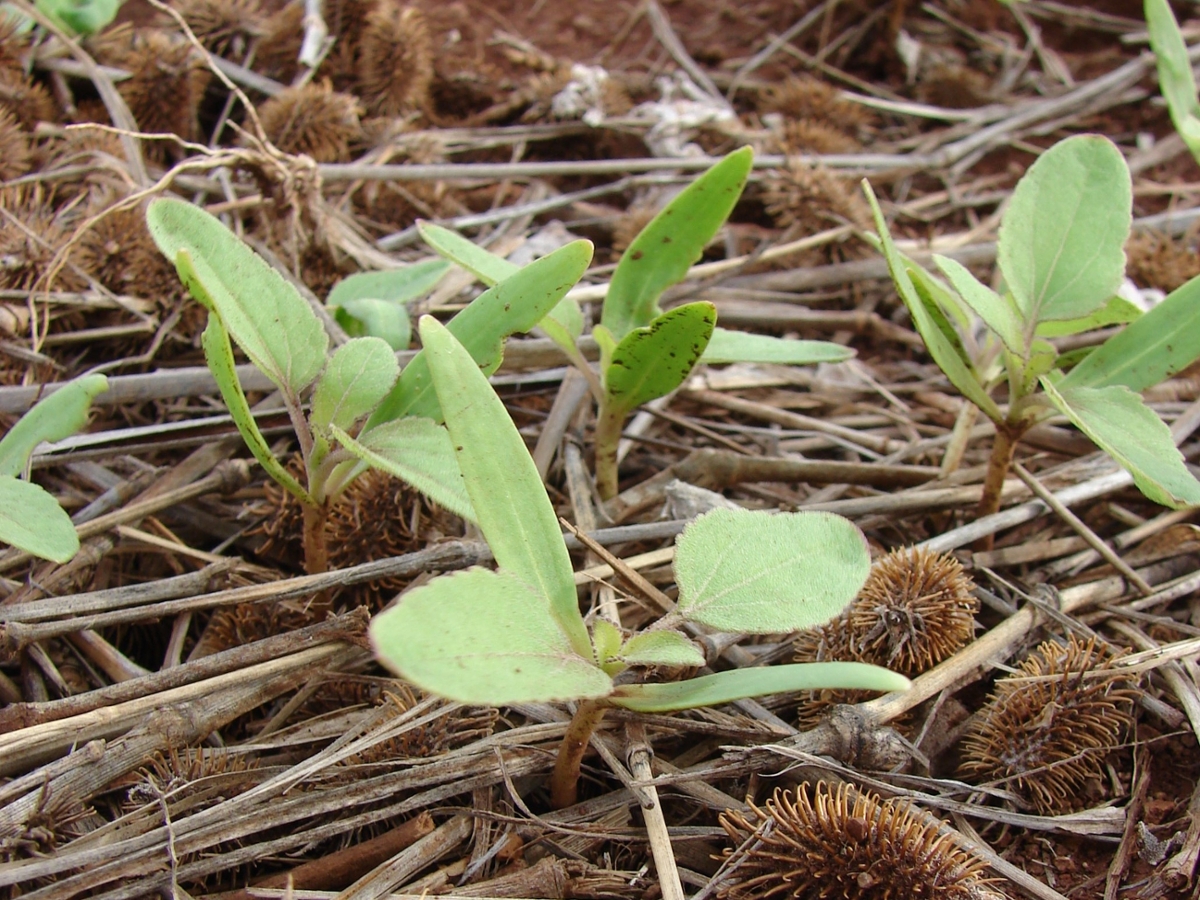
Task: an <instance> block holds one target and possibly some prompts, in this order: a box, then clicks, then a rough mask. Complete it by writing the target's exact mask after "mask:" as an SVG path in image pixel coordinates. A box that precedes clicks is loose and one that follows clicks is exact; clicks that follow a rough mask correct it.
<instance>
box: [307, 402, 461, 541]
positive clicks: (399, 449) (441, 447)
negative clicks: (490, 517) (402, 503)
mask: <svg viewBox="0 0 1200 900" xmlns="http://www.w3.org/2000/svg"><path fill="white" fill-rule="evenodd" d="M330 431H331V432H332V434H333V436H334V437H335V438H336V439H337V442H338V443H339V444H341V445H342V446H343V447H345V448H346V449H347V450H349V451H350V452H351V453H353V454H354V455H355V456H357V457H358V458H359V459H361V460H362V461H363V462H365V463H367V464H368V465H370V466H373V467H374V468H376V469H380V470H382V471H384V472H387V473H389V474H391V475H395V476H396V477H397V478H399V479H402V480H403V481H407V482H408V483H409V484H411V485H412V486H413V487H415V488H416V489H417V490H419V491H420V492H421V493H422V494H424V495H425V496H426V497H428V498H429V499H430V500H432V501H433V502H435V503H437V504H438V505H440V506H443V507H445V508H446V509H448V510H450V512H452V513H454V514H456V515H459V516H462V517H463V518H464V519H470V520H471V521H472V522H474V521H475V510H474V509H473V508H472V506H471V498H470V497H469V496H468V494H467V488H466V486H465V485H464V484H463V477H462V472H460V471H459V468H458V460H457V458H456V457H455V454H454V445H453V444H452V443H451V442H450V433H449V432H448V431H446V429H445V428H443V427H442V426H441V425H438V424H437V423H436V422H434V421H433V419H423V418H418V417H416V416H408V417H406V418H403V419H396V420H395V421H394V422H385V423H384V424H383V425H380V426H379V427H378V428H374V429H372V430H371V431H369V432H367V433H366V434H364V435H362V436H361V439H360V440H355V439H354V438H352V437H350V435H348V434H346V432H345V431H343V430H342V429H341V428H339V427H338V426H336V425H334V426H332V427H331V429H330Z"/></svg>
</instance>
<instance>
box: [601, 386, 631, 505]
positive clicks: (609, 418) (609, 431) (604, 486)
mask: <svg viewBox="0 0 1200 900" xmlns="http://www.w3.org/2000/svg"><path fill="white" fill-rule="evenodd" d="M624 424H625V412H624V410H617V409H613V408H612V407H611V406H609V405H608V404H607V403H602V404H600V413H599V415H598V416H597V418H596V439H595V440H596V493H598V494H599V495H600V499H601V500H611V499H612V498H613V497H615V496H617V480H618V476H617V445H618V444H619V443H620V441H621V426H622V425H624Z"/></svg>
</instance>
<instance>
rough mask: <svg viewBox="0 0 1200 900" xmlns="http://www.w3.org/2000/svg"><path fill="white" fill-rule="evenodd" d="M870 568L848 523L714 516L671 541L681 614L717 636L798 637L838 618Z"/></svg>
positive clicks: (803, 515)
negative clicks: (792, 634)
mask: <svg viewBox="0 0 1200 900" xmlns="http://www.w3.org/2000/svg"><path fill="white" fill-rule="evenodd" d="M870 569H871V556H870V554H869V553H868V552H867V541H866V538H864V537H863V534H862V532H861V531H859V530H858V528H856V527H855V526H854V523H852V522H851V521H850V520H849V519H844V518H842V517H841V516H837V515H834V514H833V513H825V512H798V513H780V514H778V515H767V514H764V513H762V512H752V511H750V510H732V509H715V510H713V511H712V512H708V513H705V514H704V515H702V516H700V517H699V518H698V519H696V520H695V521H693V522H691V523H690V524H689V525H688V526H687V527H686V528H685V529H684V530H683V534H681V535H680V536H679V538H678V539H677V541H676V549H675V579H676V581H677V582H678V584H679V606H678V612H679V614H680V615H681V616H683V617H684V618H685V619H687V620H689V621H692V622H699V623H700V624H702V625H708V626H709V627H710V628H716V629H719V630H720V631H746V632H750V633H752V634H773V633H777V632H790V631H798V630H800V629H802V628H810V627H812V626H813V625H817V624H819V623H821V622H824V621H826V620H827V619H831V618H833V616H835V615H837V614H838V613H839V612H841V610H842V608H843V607H845V606H846V604H847V603H849V602H850V601H851V600H853V599H854V596H855V595H856V594H857V593H858V590H859V588H861V587H862V585H863V582H864V581H866V578H867V573H868V572H869V571H870Z"/></svg>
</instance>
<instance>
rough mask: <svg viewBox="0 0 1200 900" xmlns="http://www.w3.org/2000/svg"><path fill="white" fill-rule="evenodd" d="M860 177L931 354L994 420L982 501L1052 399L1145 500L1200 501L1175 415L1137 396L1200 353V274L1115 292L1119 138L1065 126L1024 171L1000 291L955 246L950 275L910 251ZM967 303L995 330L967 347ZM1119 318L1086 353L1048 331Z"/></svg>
mask: <svg viewBox="0 0 1200 900" xmlns="http://www.w3.org/2000/svg"><path fill="white" fill-rule="evenodd" d="M864 187H865V190H866V192H867V196H868V199H869V200H870V202H871V206H872V209H873V210H874V214H875V221H876V226H877V228H878V230H879V237H880V244H881V247H882V249H883V253H884V255H885V256H886V258H887V262H888V269H889V270H890V272H891V276H892V280H893V282H894V283H895V285H896V288H897V291H898V293H899V294H900V296H901V298H902V299H903V300H904V303H905V305H906V306H907V307H908V309H909V312H910V313H911V315H912V318H913V322H914V323H915V325H916V327H917V330H918V331H919V332H920V333H921V336H922V338H924V340H925V344H926V347H927V348H928V349H929V353H930V355H931V356H932V357H933V359H934V361H935V362H936V363H937V364H938V365H939V366H940V367H941V369H942V371H943V372H944V373H945V374H946V377H947V378H949V379H950V381H951V383H952V384H953V385H954V386H955V387H956V388H957V389H958V390H959V391H960V392H962V394H963V396H964V397H966V398H967V399H968V400H970V401H971V402H972V403H974V404H975V405H976V406H977V407H979V409H980V410H982V411H983V413H984V414H985V415H987V417H988V418H990V419H991V420H992V421H993V422H994V423H995V425H996V438H995V442H994V444H993V446H992V455H991V459H990V461H989V464H988V471H987V476H986V478H985V481H984V490H983V495H982V498H981V500H980V503H979V510H978V511H979V514H980V515H988V514H990V513H993V512H995V511H996V510H997V509H998V508H999V503H1000V491H1001V488H1002V486H1003V483H1004V478H1005V476H1006V474H1007V473H1008V469H1009V466H1010V465H1011V463H1012V459H1013V453H1014V451H1015V447H1016V443H1017V441H1018V440H1019V439H1020V438H1021V436H1022V435H1024V434H1025V432H1027V431H1028V430H1029V429H1030V428H1031V427H1033V426H1034V425H1035V424H1037V423H1038V422H1041V421H1044V420H1045V419H1047V418H1049V417H1050V416H1053V415H1054V414H1056V413H1061V414H1062V415H1064V416H1066V417H1067V419H1068V420H1070V422H1071V423H1072V424H1074V425H1075V426H1076V427H1077V428H1078V429H1079V430H1080V431H1082V432H1083V433H1084V434H1086V435H1087V436H1088V437H1089V438H1091V440H1092V441H1093V442H1094V443H1095V444H1096V445H1097V446H1099V447H1100V448H1101V449H1102V450H1104V451H1105V452H1106V453H1108V454H1109V455H1110V456H1112V457H1113V458H1114V459H1115V460H1116V461H1117V462H1118V463H1120V464H1121V466H1123V467H1124V468H1125V469H1126V470H1128V471H1129V472H1130V474H1131V475H1133V478H1134V482H1135V484H1137V486H1138V488H1140V489H1141V491H1142V493H1144V494H1145V495H1146V496H1147V497H1149V498H1150V499H1151V500H1154V501H1156V502H1158V503H1161V504H1163V505H1165V506H1171V507H1180V506H1190V505H1196V504H1200V482H1197V480H1196V479H1195V478H1194V477H1192V475H1191V474H1190V473H1189V472H1188V470H1187V468H1186V467H1185V466H1184V463H1183V458H1182V456H1181V455H1180V453H1179V451H1178V450H1177V449H1176V448H1175V445H1174V443H1173V442H1172V440H1171V434H1170V431H1169V430H1168V428H1167V426H1166V425H1165V424H1164V423H1163V422H1162V420H1161V419H1159V418H1158V416H1157V415H1155V414H1154V412H1153V411H1152V410H1150V408H1149V407H1147V406H1146V405H1145V403H1143V402H1142V399H1141V397H1140V396H1138V392H1140V391H1142V390H1145V389H1146V388H1147V387H1150V386H1151V385H1154V384H1157V383H1158V382H1159V381H1162V380H1164V379H1166V378H1168V377H1170V376H1171V375H1173V374H1175V373H1177V372H1179V371H1181V370H1182V369H1184V368H1186V367H1187V366H1188V365H1190V364H1191V363H1192V362H1193V361H1194V360H1195V359H1197V358H1200V279H1193V280H1192V281H1190V282H1188V283H1187V284H1185V285H1183V286H1182V287H1180V288H1179V289H1178V290H1176V291H1174V292H1172V293H1171V295H1170V296H1168V297H1167V298H1166V299H1165V300H1164V301H1163V302H1162V303H1160V304H1159V305H1158V306H1157V307H1155V308H1154V309H1153V310H1151V311H1150V312H1148V313H1145V314H1143V315H1139V311H1138V310H1137V309H1136V308H1135V307H1133V306H1132V304H1130V303H1128V302H1127V301H1125V300H1123V299H1121V298H1120V297H1117V296H1116V292H1117V288H1118V287H1119V286H1120V283H1121V279H1122V277H1123V275H1124V271H1125V254H1124V250H1123V247H1124V245H1125V241H1126V239H1127V237H1128V235H1129V229H1130V223H1131V206H1132V199H1131V198H1132V187H1131V182H1130V177H1129V169H1128V167H1127V166H1126V164H1125V160H1124V158H1123V157H1122V156H1121V153H1120V151H1119V150H1117V148H1116V147H1115V146H1114V145H1113V144H1112V142H1111V141H1109V140H1108V139H1107V138H1104V137H1100V136H1098V135H1079V136H1076V137H1071V138H1067V139H1066V140H1064V141H1060V142H1059V143H1058V144H1055V145H1054V146H1053V147H1051V148H1050V149H1049V150H1047V151H1046V152H1045V153H1043V154H1042V156H1041V157H1040V158H1039V159H1038V160H1037V162H1035V163H1034V164H1033V165H1032V166H1031V167H1030V168H1029V171H1028V172H1026V173H1025V176H1024V177H1023V178H1022V179H1021V181H1020V182H1019V183H1018V184H1017V186H1016V188H1015V189H1014V191H1013V195H1012V200H1011V202H1010V204H1009V207H1008V209H1007V210H1005V212H1004V216H1003V219H1002V221H1001V225H1000V240H999V253H998V263H999V269H1000V273H1001V275H1002V276H1003V280H1004V288H1003V289H1002V291H1001V292H997V291H994V290H992V289H991V288H990V287H988V286H987V285H985V284H983V283H981V282H980V281H978V280H977V279H976V278H975V277H974V276H973V275H971V273H970V272H968V271H967V269H966V268H965V267H963V266H962V265H961V264H959V263H957V262H955V261H954V260H952V259H948V258H946V257H942V256H936V255H935V256H934V262H935V263H936V264H937V266H938V268H939V269H941V271H942V274H943V275H944V276H945V277H946V279H947V281H948V282H949V285H950V286H947V285H946V284H944V283H943V282H941V281H940V280H939V279H937V278H935V277H933V276H932V275H930V274H929V273H928V272H927V271H925V269H923V268H921V267H920V266H918V265H916V264H915V263H913V262H912V261H911V260H908V259H906V258H905V257H904V256H902V255H901V254H900V253H899V252H898V250H897V249H896V246H895V244H894V243H893V241H892V238H891V235H890V234H889V232H888V229H887V224H886V223H885V221H884V218H883V214H882V212H881V210H880V208H879V204H878V202H877V201H876V199H875V195H874V194H873V193H872V192H871V189H870V186H869V185H867V184H866V183H865V182H864ZM973 316H977V317H978V319H979V320H981V321H982V322H983V324H984V325H985V326H986V329H987V339H986V341H985V343H984V345H983V346H982V347H978V346H977V347H975V348H974V350H973V351H972V350H968V347H969V346H970V345H971V344H972V336H971V324H972V320H973ZM1120 322H1130V324H1128V325H1127V326H1126V327H1125V328H1124V330H1122V331H1121V332H1119V333H1118V334H1116V335H1115V336H1113V337H1112V338H1110V339H1109V340H1108V341H1106V342H1105V343H1104V344H1103V345H1101V346H1100V347H1099V348H1097V349H1095V350H1092V351H1090V352H1089V353H1088V354H1087V356H1085V357H1084V358H1083V360H1082V361H1079V360H1078V358H1077V357H1072V356H1061V357H1060V356H1059V355H1058V352H1057V350H1056V349H1055V347H1054V345H1053V344H1052V343H1051V342H1050V340H1049V338H1050V337H1055V336H1061V335H1069V334H1075V333H1078V332H1083V331H1088V330H1091V329H1094V328H1098V327H1101V326H1104V325H1111V324H1114V323H1120ZM1072 366H1073V368H1072ZM1068 368H1069V369H1070V371H1069V372H1065V373H1064V370H1066V369H1068ZM1000 384H1007V390H1008V397H1007V403H1006V405H1005V406H1003V407H1002V406H1001V405H1000V404H999V403H998V402H997V401H996V400H994V399H993V398H992V395H991V394H992V391H993V389H995V388H996V387H997V386H998V385H1000Z"/></svg>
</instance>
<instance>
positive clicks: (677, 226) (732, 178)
mask: <svg viewBox="0 0 1200 900" xmlns="http://www.w3.org/2000/svg"><path fill="white" fill-rule="evenodd" d="M753 165H754V151H753V150H752V149H751V148H749V147H742V148H741V149H740V150H734V151H733V152H732V153H730V154H728V155H727V156H726V157H725V158H724V159H722V160H720V161H719V162H718V163H716V164H715V165H714V166H713V167H712V168H710V169H709V170H708V171H707V172H705V173H704V174H703V175H701V176H700V177H699V178H697V179H696V180H695V181H693V182H692V183H691V184H689V185H688V186H687V187H686V188H684V189H683V190H682V191H680V193H679V195H678V196H676V197H675V199H674V200H672V201H671V202H670V203H668V204H667V205H666V206H665V207H664V208H663V210H662V212H660V213H659V214H658V215H657V216H655V217H654V218H653V219H651V220H650V222H649V224H647V225H646V227H645V228H643V229H642V230H641V232H640V233H639V234H638V236H637V237H635V238H634V239H633V242H632V243H631V244H630V245H629V247H628V249H626V251H625V253H624V254H622V256H621V260H620V262H618V263H617V268H616V271H615V272H613V277H612V282H611V283H610V284H609V286H608V295H607V296H606V297H605V298H604V309H603V312H602V313H601V316H600V322H601V324H602V325H604V327H605V328H607V329H608V330H609V331H611V332H612V334H613V337H614V338H616V339H617V340H618V341H620V340H621V338H623V337H625V335H627V334H628V333H629V332H630V331H632V330H633V329H634V328H641V327H643V326H645V325H649V324H650V322H651V321H653V320H654V319H655V318H657V317H658V315H659V308H658V298H659V297H661V296H662V292H663V291H665V290H666V289H667V288H669V287H670V286H671V285H673V284H676V283H678V282H680V281H682V280H683V279H684V278H686V277H687V273H688V270H689V269H691V267H692V264H693V263H695V262H696V261H697V260H698V259H700V256H701V255H702V254H703V253H704V248H705V247H706V246H707V245H708V242H709V241H711V240H712V239H713V237H714V236H715V235H716V233H717V231H719V230H720V228H721V226H722V225H724V224H725V220H726V219H728V218H729V214H730V213H731V212H733V207H734V206H735V205H736V204H737V201H738V198H739V197H741V196H742V189H743V188H745V186H746V179H747V178H749V176H750V169H751V168H752V167H753Z"/></svg>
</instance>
